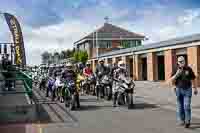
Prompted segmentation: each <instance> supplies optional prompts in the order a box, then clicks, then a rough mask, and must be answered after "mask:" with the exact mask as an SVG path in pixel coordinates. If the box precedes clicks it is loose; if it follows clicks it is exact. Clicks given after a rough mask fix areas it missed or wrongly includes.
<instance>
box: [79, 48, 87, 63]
mask: <svg viewBox="0 0 200 133" xmlns="http://www.w3.org/2000/svg"><path fill="white" fill-rule="evenodd" d="M79 60H80V62H82V63H84V64H85V63H86V62H87V60H88V53H87V51H80V53H79Z"/></svg>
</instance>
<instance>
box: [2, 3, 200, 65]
mask: <svg viewBox="0 0 200 133" xmlns="http://www.w3.org/2000/svg"><path fill="white" fill-rule="evenodd" d="M0 9H1V12H9V13H12V14H14V15H15V16H17V18H18V20H19V21H20V23H21V26H22V31H23V34H24V40H25V48H26V53H27V58H28V59H27V60H28V63H29V64H38V63H40V54H41V53H42V52H44V51H45V50H50V51H52V52H54V51H60V50H62V49H66V48H71V47H72V46H73V42H75V41H76V40H78V39H80V38H81V37H83V36H84V35H85V34H87V33H90V32H91V31H93V30H94V29H95V28H97V27H100V26H102V25H103V23H104V17H105V16H109V18H110V19H109V21H110V23H112V24H115V25H118V26H121V27H123V28H125V29H128V30H130V31H133V32H137V33H141V34H144V35H146V36H147V37H148V38H149V40H148V41H147V42H145V44H148V43H151V42H157V41H161V40H166V39H169V38H173V37H179V36H185V35H190V34H194V33H200V32H199V29H198V28H197V27H199V25H200V1H199V0H2V1H1V4H0ZM0 27H1V31H2V32H1V33H0V39H1V41H10V39H11V35H10V33H9V31H8V27H7V25H6V23H5V20H4V19H3V17H0Z"/></svg>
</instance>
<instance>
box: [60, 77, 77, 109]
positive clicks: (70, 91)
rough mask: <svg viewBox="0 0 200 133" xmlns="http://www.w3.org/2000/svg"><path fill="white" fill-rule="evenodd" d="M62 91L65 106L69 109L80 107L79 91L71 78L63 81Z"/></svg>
mask: <svg viewBox="0 0 200 133" xmlns="http://www.w3.org/2000/svg"><path fill="white" fill-rule="evenodd" d="M63 93H64V94H63V95H64V102H65V106H66V107H69V108H70V110H74V109H75V108H79V107H80V101H79V93H78V91H77V89H76V83H75V82H74V81H73V80H71V81H69V82H65V83H64V86H63Z"/></svg>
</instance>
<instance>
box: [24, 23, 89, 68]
mask: <svg viewBox="0 0 200 133" xmlns="http://www.w3.org/2000/svg"><path fill="white" fill-rule="evenodd" d="M91 30H93V29H91V26H90V25H89V24H84V23H81V22H80V21H78V20H77V21H76V20H74V21H64V22H63V23H60V24H56V25H51V26H46V27H41V28H38V29H32V28H30V27H27V26H26V27H24V39H25V47H26V55H27V58H28V59H31V60H28V63H29V64H38V63H40V60H39V59H40V58H41V56H40V55H41V53H42V52H44V51H50V52H55V51H61V50H63V49H68V48H70V49H71V48H73V43H74V42H75V41H77V40H79V39H80V38H81V37H83V36H84V35H85V34H88V33H89V32H91Z"/></svg>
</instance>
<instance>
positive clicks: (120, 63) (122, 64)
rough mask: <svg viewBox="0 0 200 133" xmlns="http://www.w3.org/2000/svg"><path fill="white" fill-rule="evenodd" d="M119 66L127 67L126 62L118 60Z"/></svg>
mask: <svg viewBox="0 0 200 133" xmlns="http://www.w3.org/2000/svg"><path fill="white" fill-rule="evenodd" d="M118 67H119V68H121V69H126V66H125V63H124V62H123V61H119V62H118Z"/></svg>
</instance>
